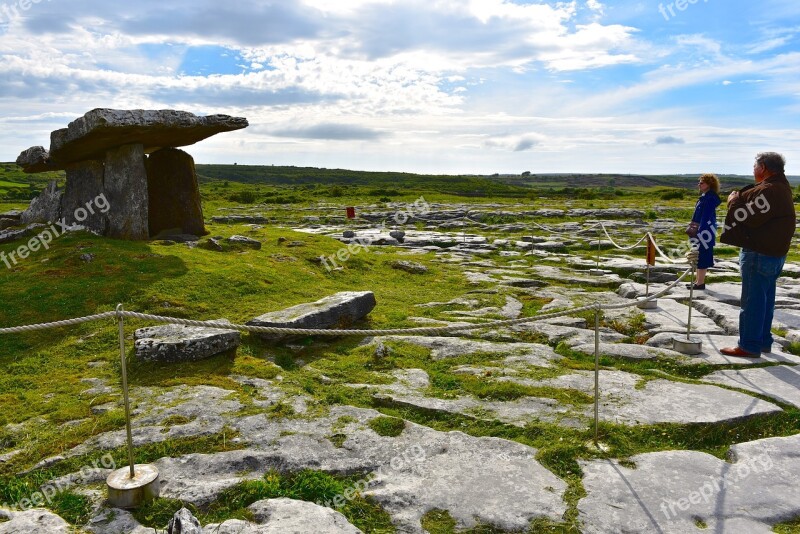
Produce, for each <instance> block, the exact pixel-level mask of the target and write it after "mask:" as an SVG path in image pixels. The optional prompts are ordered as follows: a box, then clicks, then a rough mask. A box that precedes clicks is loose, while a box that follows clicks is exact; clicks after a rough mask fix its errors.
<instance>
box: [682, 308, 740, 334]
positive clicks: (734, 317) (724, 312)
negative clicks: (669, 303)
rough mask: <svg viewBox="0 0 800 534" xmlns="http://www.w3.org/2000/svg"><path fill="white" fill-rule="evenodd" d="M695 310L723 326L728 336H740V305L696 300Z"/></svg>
mask: <svg viewBox="0 0 800 534" xmlns="http://www.w3.org/2000/svg"><path fill="white" fill-rule="evenodd" d="M692 305H693V306H694V309H696V310H697V311H699V312H700V313H702V314H703V315H705V316H706V317H708V318H710V319H711V320H713V321H714V322H715V323H717V324H718V325H719V326H721V327H722V328H723V329H724V330H725V333H726V334H730V335H738V334H739V305H738V304H726V303H724V302H717V301H713V300H696V301H694V302H693V303H692Z"/></svg>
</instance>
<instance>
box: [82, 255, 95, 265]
mask: <svg viewBox="0 0 800 534" xmlns="http://www.w3.org/2000/svg"><path fill="white" fill-rule="evenodd" d="M80 258H81V261H84V262H86V263H91V262H92V261H94V254H81V256H80Z"/></svg>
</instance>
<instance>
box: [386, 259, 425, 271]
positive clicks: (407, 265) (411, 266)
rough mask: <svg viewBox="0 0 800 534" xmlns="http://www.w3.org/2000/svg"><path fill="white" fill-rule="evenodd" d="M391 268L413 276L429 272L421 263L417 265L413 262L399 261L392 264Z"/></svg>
mask: <svg viewBox="0 0 800 534" xmlns="http://www.w3.org/2000/svg"><path fill="white" fill-rule="evenodd" d="M391 266H392V269H398V270H400V271H405V272H407V273H411V274H425V273H427V272H428V268H427V267H425V266H424V265H422V264H421V263H415V262H413V261H406V260H397V261H394V262H392V264H391Z"/></svg>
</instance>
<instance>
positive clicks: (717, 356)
mask: <svg viewBox="0 0 800 534" xmlns="http://www.w3.org/2000/svg"><path fill="white" fill-rule="evenodd" d="M675 337H678V338H680V339H686V334H675V333H671V332H664V333H661V334H656V335H654V336H653V337H651V338H650V339H648V340H647V341H646V342H645V344H646V345H649V346H652V347H662V348H666V349H672V340H673V338H675ZM692 339H697V340H700V342H701V348H702V353H700V354H695V355H692V356H691V357H690V358H688V359H686V360H684V361H685V362H686V363H688V364H697V363H707V364H710V365H756V364H764V363H767V362H774V363H793V364H800V356H794V355H793V354H789V353H787V352H783V351H782V350H781V349H780V348H779V347H778V346H777V344H775V345H773V348H772V352H769V353H762V354H761V357H759V358H738V357H736V356H726V355H725V354H722V353H721V352H720V349H722V348H725V347H735V346H736V344H737V343H738V342H739V337H738V336H720V335H714V334H694V333H693V334H692Z"/></svg>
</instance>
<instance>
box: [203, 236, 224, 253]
mask: <svg viewBox="0 0 800 534" xmlns="http://www.w3.org/2000/svg"><path fill="white" fill-rule="evenodd" d="M198 246H199V247H200V248H202V249H205V250H213V251H214V252H222V251H223V250H225V249H224V248H223V247H222V244H221V243H220V242H219V240H218V239H215V238H213V237H209V238H208V239H206V240H205V241H201V242H200V244H199V245H198Z"/></svg>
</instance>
